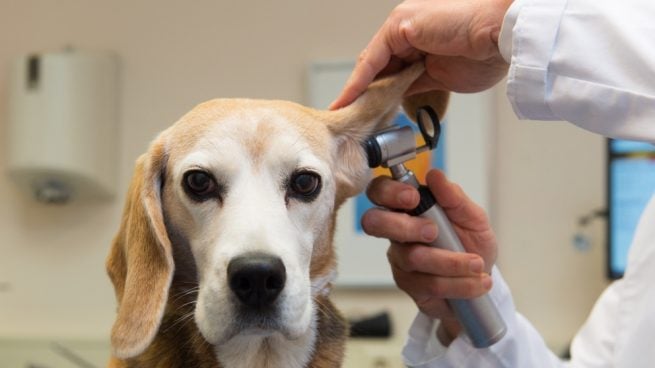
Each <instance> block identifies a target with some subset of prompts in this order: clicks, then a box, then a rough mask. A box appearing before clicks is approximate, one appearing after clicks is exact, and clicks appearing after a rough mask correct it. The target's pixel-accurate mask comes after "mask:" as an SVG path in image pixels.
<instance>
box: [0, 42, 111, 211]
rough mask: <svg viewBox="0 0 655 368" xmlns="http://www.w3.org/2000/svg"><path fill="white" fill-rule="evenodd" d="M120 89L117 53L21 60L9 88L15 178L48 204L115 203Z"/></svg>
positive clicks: (10, 168)
mask: <svg viewBox="0 0 655 368" xmlns="http://www.w3.org/2000/svg"><path fill="white" fill-rule="evenodd" d="M117 82H118V63H117V59H116V57H115V56H114V55H113V54H109V53H89V52H83V51H77V50H64V51H61V52H55V53H43V54H34V55H29V56H25V57H22V58H19V59H18V60H16V61H15V62H14V64H13V66H12V70H11V77H10V85H9V120H8V121H9V126H8V128H9V129H8V142H7V147H8V173H9V176H10V177H11V178H12V179H13V180H14V181H15V182H16V183H17V184H18V185H19V186H20V187H22V188H24V189H25V190H26V191H30V192H32V193H33V194H34V196H35V197H36V199H37V200H39V201H43V202H47V203H65V202H67V201H69V200H70V199H74V198H107V197H111V196H112V195H113V194H114V191H115V182H116V175H117V165H116V158H117V145H116V143H117V138H118V121H117V117H118V116H117Z"/></svg>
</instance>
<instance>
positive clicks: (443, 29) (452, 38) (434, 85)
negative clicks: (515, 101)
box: [331, 0, 511, 109]
mask: <svg viewBox="0 0 655 368" xmlns="http://www.w3.org/2000/svg"><path fill="white" fill-rule="evenodd" d="M510 4H511V0H474V1H461V0H449V1H425V0H406V1H405V2H403V3H402V4H400V5H398V6H397V7H396V8H395V9H394V10H393V11H392V12H391V14H390V15H389V17H388V18H387V20H386V21H385V23H384V24H383V25H382V27H381V28H380V29H379V31H378V32H377V34H376V35H375V36H374V37H373V39H372V40H371V41H370V43H369V44H368V46H367V47H366V49H364V51H363V52H362V53H361V55H360V57H359V61H358V62H357V65H356V66H355V70H354V71H353V73H352V75H351V77H350V79H349V81H348V83H347V84H346V86H345V87H344V89H343V91H342V92H341V95H340V96H339V97H338V98H337V99H336V100H335V101H334V102H333V103H332V105H331V108H332V109H336V108H340V107H343V106H346V105H348V104H350V103H351V102H352V101H353V100H355V99H356V98H357V96H359V95H360V94H361V93H362V92H364V90H366V88H367V86H368V85H369V84H370V83H371V82H372V81H373V80H374V79H376V78H377V77H378V76H379V75H381V74H388V73H393V72H396V71H398V70H399V69H400V68H402V67H403V66H405V65H407V64H408V63H414V62H417V61H421V60H424V62H425V67H426V73H424V74H423V75H422V76H421V77H420V78H419V79H417V80H416V81H415V82H414V83H413V84H412V86H411V87H410V88H409V89H408V91H407V94H408V95H411V94H414V93H419V92H425V91H431V90H445V91H454V92H478V91H482V90H485V89H487V88H490V87H492V86H493V85H494V84H496V83H497V82H498V81H500V80H501V79H502V78H503V77H504V76H505V74H506V73H507V68H508V65H507V63H506V62H505V61H504V60H503V58H502V56H501V55H500V52H499V50H498V36H499V34H500V28H501V25H502V22H503V17H504V15H505V13H506V11H507V8H508V7H509V5H510Z"/></svg>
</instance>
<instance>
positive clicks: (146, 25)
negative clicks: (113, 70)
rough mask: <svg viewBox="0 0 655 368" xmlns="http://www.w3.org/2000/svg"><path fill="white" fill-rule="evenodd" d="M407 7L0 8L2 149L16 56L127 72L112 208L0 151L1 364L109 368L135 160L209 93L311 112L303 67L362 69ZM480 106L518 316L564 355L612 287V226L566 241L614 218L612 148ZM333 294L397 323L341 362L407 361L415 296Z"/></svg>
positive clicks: (89, 1)
mask: <svg viewBox="0 0 655 368" xmlns="http://www.w3.org/2000/svg"><path fill="white" fill-rule="evenodd" d="M397 3H398V2H397V1H390V0H360V1H346V0H333V1H329V2H327V1H306V0H288V1H284V0H283V1H275V2H272V1H250V2H245V1H209V0H195V1H186V2H182V1H153V0H142V1H126V0H113V1H98V0H86V1H82V0H59V1H50V0H40V1H39V0H20V1H18V0H15V1H12V0H0V46H1V47H0V147H3V148H5V147H7V146H8V140H9V139H10V137H9V136H8V128H7V127H8V124H7V118H6V117H7V116H8V109H9V107H8V95H9V76H10V65H11V64H12V63H13V62H14V61H15V60H16V59H17V58H19V57H23V56H25V55H28V54H34V53H44V52H54V51H60V50H61V49H63V48H64V47H67V46H71V47H74V48H75V49H78V50H89V51H110V52H112V53H114V54H115V55H116V56H117V60H118V70H119V82H118V85H117V96H118V107H117V119H116V124H117V126H118V138H117V140H118V144H119V150H118V153H117V154H116V155H115V157H113V160H114V161H115V164H116V167H117V168H118V170H117V175H116V188H115V193H116V195H115V196H114V197H113V198H112V199H108V200H107V199H105V200H88V201H82V200H80V201H71V202H70V203H68V204H65V205H59V206H53V205H46V204H42V203H39V202H37V201H35V200H34V198H33V197H32V196H31V195H29V193H28V192H26V191H24V190H23V189H24V188H21V187H20V186H19V185H16V184H15V183H14V182H12V181H11V180H9V178H8V176H7V175H6V173H5V171H6V168H7V152H6V151H7V150H6V149H0V172H2V174H1V175H0V366H1V367H29V366H31V367H78V366H102V365H103V364H104V362H105V361H106V359H107V357H108V352H109V346H108V334H109V330H110V327H111V323H112V321H113V318H114V313H115V305H116V304H115V299H114V293H113V289H112V287H111V285H110V283H109V280H108V278H107V276H106V274H105V268H104V260H105V257H106V255H107V251H108V249H109V244H110V242H111V239H112V237H113V235H114V234H115V232H116V230H117V229H118V224H119V220H120V214H121V210H122V204H123V200H124V194H125V192H126V190H127V185H128V182H129V179H130V177H131V174H132V169H133V164H134V161H135V159H136V158H137V157H138V156H139V155H140V154H141V153H143V152H144V151H145V150H146V148H147V146H148V144H149V142H150V141H151V140H152V139H153V138H154V137H155V136H156V134H157V133H158V132H160V131H161V130H163V129H165V128H167V127H168V126H170V125H171V124H172V123H173V122H175V121H176V120H177V119H178V118H179V117H180V116H181V115H183V114H184V113H185V112H187V111H188V110H190V109H191V108H192V107H193V106H194V105H196V104H197V103H199V102H202V101H205V100H208V99H211V98H214V97H252V98H268V99H286V100H292V101H297V102H300V103H308V101H309V100H308V87H307V85H308V84H307V78H308V69H309V66H310V65H312V63H316V62H319V61H335V60H336V61H344V60H345V61H353V60H355V59H356V57H357V55H358V54H359V52H360V51H361V50H362V49H363V48H364V47H365V46H366V44H367V42H368V41H369V39H370V38H371V37H372V35H373V34H374V33H375V31H376V30H377V29H378V27H379V26H380V25H381V24H382V23H383V21H384V20H385V19H386V17H387V15H388V13H389V12H390V11H391V10H392V9H393V8H394V6H396V5H397ZM486 96H487V97H486V99H487V100H486V101H490V103H491V105H487V106H486V107H485V109H486V110H485V111H486V112H488V114H487V115H486V116H485V119H487V120H489V127H488V132H487V133H486V135H485V137H486V138H485V139H486V140H485V142H484V147H483V152H484V156H485V157H486V159H487V160H488V162H489V165H488V166H486V167H485V172H484V173H483V174H484V175H485V178H486V180H487V181H488V185H487V187H486V189H485V190H486V197H485V200H486V201H487V202H488V203H486V207H487V208H488V210H489V212H490V216H491V220H492V223H493V225H494V227H495V229H496V232H497V236H498V241H499V245H500V255H499V259H498V264H499V265H500V268H501V270H502V272H503V275H504V276H505V278H506V280H507V282H508V283H509V285H510V287H511V288H512V290H513V294H514V298H515V302H516V305H517V307H518V309H519V310H520V311H521V312H522V313H523V314H524V315H525V316H527V318H528V319H529V320H530V321H532V322H533V323H534V325H535V326H536V328H537V329H538V330H539V331H540V332H541V333H542V334H543V336H544V338H545V340H546V342H547V343H548V344H549V346H550V347H551V348H552V349H553V350H554V351H555V352H556V353H560V352H562V351H564V350H565V349H566V347H567V345H568V343H569V342H570V339H571V338H572V336H573V334H574V332H575V331H576V330H577V329H578V328H579V326H580V325H581V324H582V322H583V321H584V319H585V317H586V315H587V313H588V312H589V310H590V308H591V306H592V305H593V302H594V300H595V299H596V298H597V296H598V295H599V293H600V292H601V291H602V290H603V288H604V287H605V286H606V285H607V282H608V280H607V277H606V270H605V258H604V257H605V235H604V234H605V227H604V223H603V221H595V222H593V221H592V222H590V223H589V224H588V225H587V226H586V227H585V228H584V229H583V231H584V236H585V237H586V239H587V240H589V243H588V246H583V247H580V246H577V247H576V246H575V242H574V241H573V240H572V239H574V238H575V236H576V234H578V235H579V233H580V231H581V230H580V226H579V225H578V220H579V219H580V218H581V217H583V216H585V215H587V214H589V213H590V212H592V211H595V210H596V209H598V208H604V207H605V165H606V162H605V156H606V152H605V149H606V146H605V140H604V139H602V138H601V137H599V136H596V135H593V134H590V133H587V132H585V131H582V130H580V129H578V128H575V127H573V126H571V125H569V124H566V123H557V122H549V123H546V122H525V121H521V122H519V121H518V120H517V119H516V118H515V116H514V114H513V112H512V110H511V107H510V105H509V103H508V102H507V100H506V97H505V88H504V86H503V85H502V84H501V85H499V86H498V87H497V88H496V89H494V90H492V91H491V92H490V93H488V94H487V95H486ZM468 108H470V109H471V110H475V109H476V106H475V105H474V104H473V105H471V106H469V107H468ZM462 123H466V122H462ZM474 133H475V132H473V134H474ZM465 150H466V149H464V151H465ZM459 169H460V170H464V171H465V169H466V168H459ZM455 179H456V178H455ZM464 189H465V190H467V187H466V186H464ZM379 252H380V253H381V254H382V255H383V254H384V253H385V252H386V247H384V246H383V247H381V248H380V249H379ZM333 295H334V299H335V301H336V303H337V305H338V306H339V307H340V309H341V310H342V311H343V312H344V313H345V314H346V315H348V316H350V317H353V318H355V317H361V316H367V315H372V314H376V313H379V312H388V315H389V317H390V320H391V323H392V330H391V332H392V333H391V336H390V337H388V338H368V339H366V338H365V339H352V341H350V342H349V345H348V353H347V354H348V357H347V363H346V366H347V367H400V366H402V365H401V359H400V351H401V349H402V345H403V342H404V339H405V336H406V331H407V328H408V326H409V324H410V323H411V320H412V319H413V317H414V314H415V313H416V309H415V307H414V305H413V303H412V302H411V300H410V299H409V298H408V297H406V296H405V295H404V294H403V293H402V292H400V291H398V290H396V289H395V288H393V287H390V286H388V285H387V286H377V287H376V286H371V285H369V286H361V287H357V286H352V285H350V286H344V287H337V288H336V289H335V290H334V293H333ZM84 364H86V365H84Z"/></svg>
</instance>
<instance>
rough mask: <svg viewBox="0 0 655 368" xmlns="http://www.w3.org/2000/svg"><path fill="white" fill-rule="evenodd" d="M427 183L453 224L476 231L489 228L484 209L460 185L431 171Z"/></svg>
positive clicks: (438, 172) (439, 173) (436, 171)
mask: <svg viewBox="0 0 655 368" xmlns="http://www.w3.org/2000/svg"><path fill="white" fill-rule="evenodd" d="M426 182H427V184H428V187H429V188H430V191H431V192H432V194H433V195H434V197H435V199H436V200H437V203H439V205H440V206H441V207H442V208H443V210H444V211H445V212H446V215H447V216H448V219H449V220H450V221H451V222H452V223H453V224H455V225H457V226H460V227H462V228H465V229H468V230H474V231H483V230H487V229H488V228H489V220H488V218H487V214H486V213H485V211H484V210H483V209H482V207H480V206H478V205H477V204H476V203H475V202H473V201H472V200H471V199H470V198H469V197H468V196H467V195H466V193H464V191H463V190H462V188H461V187H460V186H459V185H457V184H455V183H452V182H450V181H448V179H447V178H446V176H445V175H444V174H443V172H441V171H439V170H430V171H429V172H428V174H427V176H426Z"/></svg>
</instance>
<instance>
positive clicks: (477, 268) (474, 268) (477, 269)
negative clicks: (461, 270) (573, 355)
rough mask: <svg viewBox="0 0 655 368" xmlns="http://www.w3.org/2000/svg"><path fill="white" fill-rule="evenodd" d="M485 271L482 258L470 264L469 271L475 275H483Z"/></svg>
mask: <svg viewBox="0 0 655 368" xmlns="http://www.w3.org/2000/svg"><path fill="white" fill-rule="evenodd" d="M483 269H484V262H482V260H481V259H480V258H476V259H473V260H471V262H469V270H471V272H473V273H482V270H483Z"/></svg>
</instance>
